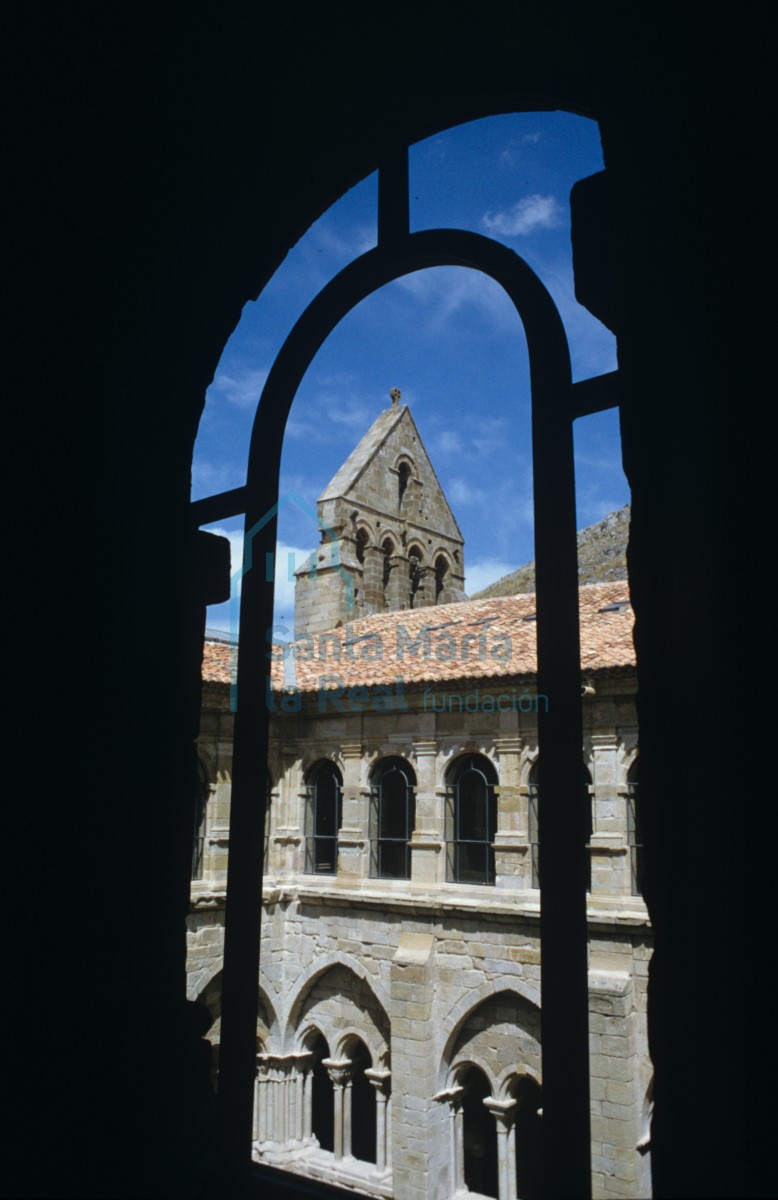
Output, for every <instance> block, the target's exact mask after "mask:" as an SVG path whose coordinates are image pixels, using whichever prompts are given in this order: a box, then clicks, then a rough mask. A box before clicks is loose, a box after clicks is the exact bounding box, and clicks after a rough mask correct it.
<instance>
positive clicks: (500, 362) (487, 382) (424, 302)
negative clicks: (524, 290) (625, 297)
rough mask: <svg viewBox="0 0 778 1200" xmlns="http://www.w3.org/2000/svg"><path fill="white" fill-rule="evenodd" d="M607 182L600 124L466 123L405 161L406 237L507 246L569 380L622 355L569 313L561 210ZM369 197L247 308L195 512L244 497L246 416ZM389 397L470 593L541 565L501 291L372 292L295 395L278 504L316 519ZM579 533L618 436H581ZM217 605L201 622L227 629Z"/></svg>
mask: <svg viewBox="0 0 778 1200" xmlns="http://www.w3.org/2000/svg"><path fill="white" fill-rule="evenodd" d="M601 168H602V157H601V151H600V142H599V133H598V130H597V126H596V125H595V124H594V123H593V122H591V121H588V120H586V119H585V118H582V117H576V116H573V115H571V114H568V113H536V114H526V113H523V114H511V115H506V116H500V117H490V118H486V119H485V120H482V121H474V122H471V123H469V124H467V125H462V126H459V127H458V128H456V129H452V130H448V131H446V132H445V133H441V134H438V135H436V136H434V137H432V138H429V139H427V140H425V141H423V142H420V143H418V144H417V145H416V146H414V147H412V148H411V152H410V199H411V228H412V229H414V230H416V229H431V228H439V227H448V228H457V229H469V230H473V231H474V232H477V233H481V234H486V235H488V236H490V237H493V238H495V239H496V240H498V241H500V242H503V243H504V244H505V245H507V246H510V247H511V249H513V250H515V251H516V252H517V253H518V254H520V255H521V256H522V257H523V258H525V259H526V261H527V262H528V263H529V265H530V266H531V267H532V268H533V269H534V270H535V271H536V272H537V274H538V275H539V276H540V278H541V279H542V280H543V282H544V283H545V285H546V287H547V288H548V289H549V291H550V292H551V294H552V296H553V298H554V300H555V302H556V304H557V306H558V308H559V311H560V313H561V316H562V319H563V321H564V324H565V328H566V330H567V336H568V340H569V343H570V349H571V357H572V363H573V377H574V379H587V378H589V377H590V376H592V375H598V374H600V373H601V372H603V371H610V370H613V369H614V368H615V366H616V357H615V339H614V338H613V336H612V335H611V334H610V333H609V331H608V330H607V329H605V327H604V326H603V325H601V324H600V323H599V322H598V321H597V320H596V319H595V318H594V317H592V316H591V315H590V314H589V313H587V312H586V310H585V309H583V308H582V307H581V306H580V305H578V304H577V303H576V301H575V298H574V294H573V274H572V253H571V248H570V220H569V194H570V189H571V187H572V185H573V183H574V182H575V181H576V180H577V179H580V178H582V177H584V176H586V175H590V174H592V173H593V172H594V171H597V170H600V169H601ZM376 209H377V183H376V176H375V175H373V176H371V177H369V178H368V179H366V180H363V181H362V182H361V183H360V184H358V185H357V186H356V187H354V188H352V189H351V191H349V192H348V193H347V194H346V195H345V196H343V197H342V198H341V200H339V201H338V203H337V204H336V205H334V206H333V208H331V209H330V210H329V211H328V212H327V213H326V214H325V215H324V216H323V217H322V218H321V219H320V220H319V221H317V222H316V223H315V224H314V225H312V226H311V227H310V229H309V230H308V231H307V232H306V234H305V235H304V236H303V238H301V240H300V241H299V242H298V244H297V245H296V246H295V247H294V248H293V250H292V251H291V252H290V254H289V255H288V256H287V258H286V260H285V261H284V263H283V264H282V265H281V267H280V268H279V270H278V272H277V273H276V275H275V276H274V277H273V279H272V280H271V281H270V283H269V284H268V286H267V287H266V288H265V290H264V292H263V293H262V294H261V295H260V296H259V298H258V299H257V300H256V302H254V303H251V304H248V305H247V306H246V308H245V309H244V312H243V316H242V318H241V321H240V324H239V325H238V327H237V329H236V330H235V333H234V334H233V336H232V338H231V339H230V341H229V342H228V344H227V346H226V347H225V349H224V353H223V355H222V358H221V361H220V363H219V366H218V369H217V371H216V374H215V376H214V381H213V383H212V385H211V387H210V388H209V389H208V393H207V395H206V407H205V412H204V414H203V417H202V420H201V424H200V430H199V434H198V439H197V445H196V448H195V456H194V462H193V468H192V498H193V499H199V498H200V497H203V496H209V495H212V494H214V493H216V492H221V491H224V490H225V489H227V488H232V487H236V486H238V485H240V484H242V483H244V482H245V473H246V462H247V458H248V445H249V437H250V433H251V426H252V423H253V419H254V414H255V412H256V409H257V405H258V402H259V399H260V395H261V391H262V386H263V384H264V381H265V379H266V377H267V374H268V370H269V368H270V366H271V364H272V362H273V360H274V358H275V356H276V354H277V353H278V351H279V349H280V348H281V346H282V344H283V342H284V340H285V338H286V337H287V335H288V333H289V332H290V330H291V329H292V327H293V325H294V324H295V322H296V320H297V319H298V317H299V316H300V314H301V313H302V312H303V310H304V309H305V307H306V305H307V304H308V303H309V302H310V301H311V300H312V299H313V298H314V296H315V295H316V294H317V293H318V292H319V291H320V289H321V288H322V287H323V285H324V284H325V283H326V282H327V281H328V280H330V279H331V278H333V276H334V275H336V274H337V273H338V271H339V270H341V269H342V268H343V267H344V266H346V265H347V264H348V263H349V262H351V261H352V259H354V258H355V257H356V256H358V255H359V254H360V253H363V252H364V251H365V250H367V249H369V248H370V247H371V246H374V245H375V242H376ZM392 387H399V388H400V390H401V392H402V397H403V402H404V403H408V404H409V405H410V408H411V412H412V414H413V416H414V419H415V421H416V424H417V425H418V427H419V431H420V434H421V437H422V440H423V441H424V443H425V445H426V447H427V451H428V453H429V455H430V458H431V459H432V463H433V466H434V467H435V469H436V471H437V473H438V476H439V478H440V481H441V483H442V485H443V489H444V491H445V493H446V495H447V497H448V500H449V503H450V505H451V507H452V509H453V511H454V515H455V516H456V518H457V521H458V522H459V525H460V528H461V530H462V533H463V535H464V538H465V566H466V575H467V580H466V586H467V591H468V593H469V594H472V593H473V592H475V591H477V590H479V589H480V588H482V587H485V586H486V585H487V584H488V583H491V582H492V581H493V580H495V579H497V578H499V577H500V576H501V575H504V574H505V573H506V572H507V571H510V570H512V569H513V568H515V567H518V566H521V565H522V564H523V563H525V562H527V561H529V560H530V559H532V558H534V546H533V521H532V469H531V454H530V424H529V421H530V397H529V375H528V363H527V353H526V343H525V340H524V334H523V331H522V328H521V324H520V322H519V321H518V318H517V316H516V313H515V311H514V309H513V307H512V305H511V304H510V302H509V301H508V300H507V298H506V297H505V296H504V295H503V294H502V292H501V291H500V289H499V287H498V286H497V284H495V283H494V282H493V281H492V280H490V279H488V278H486V277H485V276H483V275H481V274H479V273H478V272H474V271H469V270H465V269H461V268H453V267H451V268H448V267H446V268H443V267H441V268H436V269H434V270H430V271H424V272H419V273H417V274H414V275H411V276H407V277H405V278H404V279H401V280H398V281H396V282H395V283H392V284H390V285H388V286H387V287H385V288H382V289H381V290H380V291H379V292H376V293H374V294H373V295H372V296H371V297H369V298H368V299H367V300H365V301H364V302H363V303H362V304H360V305H359V306H358V307H357V308H356V309H354V310H352V312H351V313H350V314H349V315H348V317H346V319H345V320H344V321H343V322H341V324H340V325H339V326H338V328H337V329H336V330H335V331H334V332H333V334H332V335H331V336H330V338H329V339H328V340H327V342H326V343H325V345H324V346H323V347H322V349H321V350H320V351H319V353H318V355H317V356H316V358H315V359H314V361H313V362H312V364H311V366H310V367H309V369H308V372H307V373H306V376H305V378H304V379H303V382H302V384H301V386H300V389H299V392H298V394H297V397H296V398H295V401H294V404H293V406H292V411H291V414H290V418H289V424H288V426H287V433H286V439H285V443H284V452H283V459H282V468H281V490H282V494H283V493H284V491H287V490H290V489H291V490H294V491H295V492H296V493H298V494H299V495H300V496H302V497H303V498H304V499H305V500H306V501H307V502H308V503H309V504H310V507H311V509H312V510H313V509H315V504H316V499H317V497H318V496H319V495H320V493H321V492H322V491H323V490H324V488H325V487H326V485H327V483H328V482H329V480H330V479H331V478H332V476H333V475H334V474H335V472H336V471H337V469H338V467H339V466H340V465H341V463H342V462H343V461H344V459H345V458H346V457H347V456H348V455H349V454H350V453H351V451H352V450H353V449H354V446H355V445H356V444H357V442H358V441H359V440H360V438H361V437H362V435H363V434H364V433H365V432H366V431H367V429H368V428H369V427H370V425H371V424H372V422H373V421H374V420H375V418H376V417H377V415H378V413H379V412H380V411H381V410H382V409H383V408H386V407H388V406H389V404H390V399H389V390H390V388H392ZM576 481H577V482H576V488H577V503H578V526H579V528H584V527H585V526H586V525H590V524H592V523H593V522H595V521H597V520H599V519H600V518H601V517H603V516H605V514H606V513H608V512H612V511H613V509H615V508H619V507H621V505H623V504H625V503H627V501H628V500H629V489H628V486H627V482H626V480H625V478H624V475H623V472H622V469H621V448H620V440H619V431H618V420H617V417H616V415H615V414H614V413H605V414H600V415H598V416H595V417H589V418H587V419H585V420H583V421H579V422H577V423H576ZM210 528H211V529H213V530H214V531H216V532H220V533H223V534H226V535H227V536H229V537H230V540H231V542H232V546H233V570H236V569H237V567H238V566H239V564H240V546H241V534H240V530H241V528H242V520H240V519H236V520H234V521H228V522H222V523H221V524H220V525H218V526H210ZM317 541H318V537H317V534H316V530H315V528H314V527H313V523H312V522H311V520H310V518H309V517H308V516H306V515H305V514H304V513H303V512H301V511H300V510H299V509H298V508H297V507H296V506H295V505H293V504H289V505H287V506H285V508H284V509H283V511H282V514H281V517H280V520H279V562H280V563H284V564H285V563H286V562H287V561H288V554H289V553H290V552H293V553H294V554H295V555H296V556H297V561H298V562H299V561H302V559H303V558H304V557H305V556H306V555H307V554H308V553H309V552H310V551H311V550H312V549H313V547H314V546H315V544H316V542H317ZM280 575H281V578H280V579H279V580H278V581H277V584H276V620H277V621H279V622H280V623H282V624H289V625H291V622H292V615H293V607H292V604H293V584H292V583H291V582H290V581H289V580H287V579H286V578H285V572H284V571H281V572H280ZM227 607H228V606H226V605H222V606H219V607H218V608H214V609H211V610H210V612H209V615H208V624H209V626H211V627H213V628H224V629H227V628H229V614H228V611H227Z"/></svg>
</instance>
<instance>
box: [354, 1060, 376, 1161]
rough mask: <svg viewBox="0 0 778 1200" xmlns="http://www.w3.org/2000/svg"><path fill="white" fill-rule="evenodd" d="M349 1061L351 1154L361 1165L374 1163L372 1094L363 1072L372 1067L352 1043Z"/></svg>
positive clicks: (373, 1095) (373, 1089)
mask: <svg viewBox="0 0 778 1200" xmlns="http://www.w3.org/2000/svg"><path fill="white" fill-rule="evenodd" d="M349 1057H350V1058H351V1063H352V1068H351V1089H350V1090H351V1153H352V1155H353V1156H354V1158H358V1159H360V1160H361V1161H362V1162H368V1163H374V1162H375V1161H376V1090H375V1088H374V1087H373V1085H372V1084H371V1082H370V1080H369V1079H368V1077H367V1076H366V1075H365V1071H369V1070H370V1068H371V1067H372V1065H373V1063H372V1060H371V1058H370V1053H369V1051H368V1049H367V1047H366V1046H365V1044H364V1042H361V1041H359V1040H358V1039H355V1040H354V1042H353V1043H352V1045H351V1047H350V1048H349Z"/></svg>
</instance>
